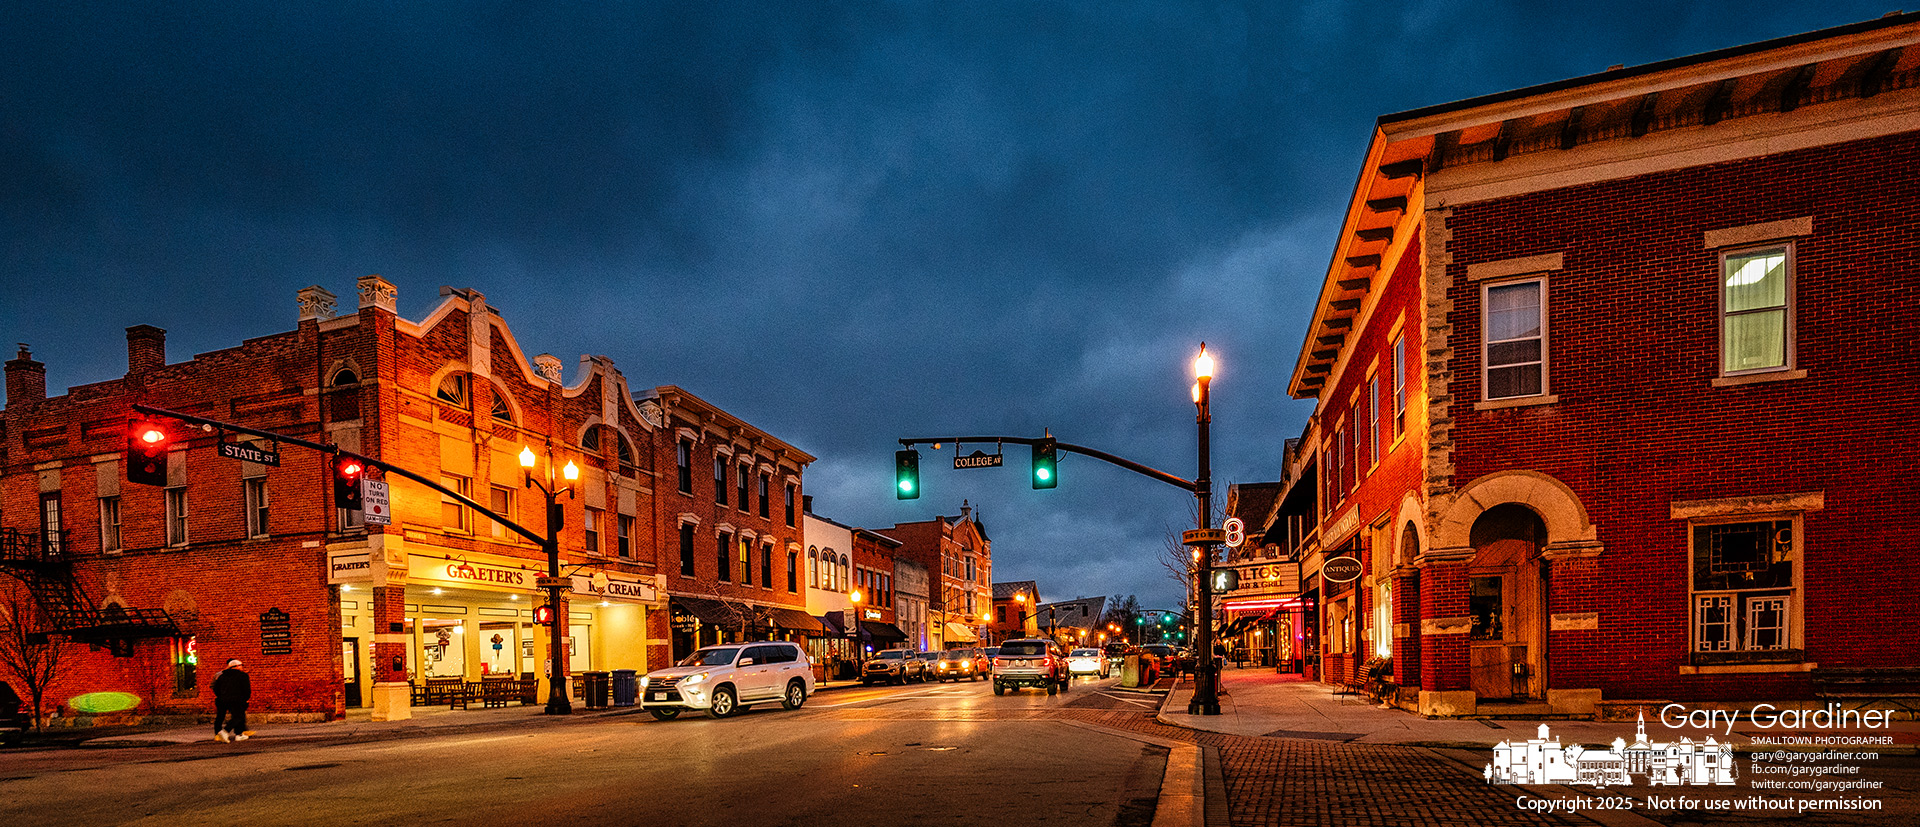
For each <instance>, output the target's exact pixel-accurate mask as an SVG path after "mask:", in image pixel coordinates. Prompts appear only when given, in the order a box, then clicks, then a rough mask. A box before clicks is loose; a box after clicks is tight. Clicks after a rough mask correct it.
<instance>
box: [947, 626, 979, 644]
mask: <svg viewBox="0 0 1920 827" xmlns="http://www.w3.org/2000/svg"><path fill="white" fill-rule="evenodd" d="M947 641H948V642H949V643H978V642H980V636H979V635H976V634H974V633H973V630H972V629H969V628H967V627H965V626H962V625H960V624H958V623H949V624H947Z"/></svg>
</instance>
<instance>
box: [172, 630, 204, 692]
mask: <svg viewBox="0 0 1920 827" xmlns="http://www.w3.org/2000/svg"><path fill="white" fill-rule="evenodd" d="M199 670H200V651H199V638H195V637H190V636H189V637H177V638H174V639H173V696H174V697H176V698H191V697H194V696H195V695H198V694H200V677H199Z"/></svg>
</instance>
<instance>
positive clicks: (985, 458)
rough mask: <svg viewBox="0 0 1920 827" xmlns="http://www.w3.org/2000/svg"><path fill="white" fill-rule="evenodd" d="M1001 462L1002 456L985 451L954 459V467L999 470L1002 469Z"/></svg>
mask: <svg viewBox="0 0 1920 827" xmlns="http://www.w3.org/2000/svg"><path fill="white" fill-rule="evenodd" d="M1000 461H1001V456H1000V455H999V454H989V453H987V452H985V451H975V452H973V453H971V454H968V455H966V456H964V457H962V456H956V457H954V458H953V467H955V468H998V467H1000Z"/></svg>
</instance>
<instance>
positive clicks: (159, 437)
mask: <svg viewBox="0 0 1920 827" xmlns="http://www.w3.org/2000/svg"><path fill="white" fill-rule="evenodd" d="M171 447H172V444H171V439H169V437H168V436H167V431H166V429H165V428H162V427H160V425H159V424H158V423H156V422H153V421H152V420H149V419H144V418H141V417H133V418H131V419H128V420H127V482H133V483H139V484H141V485H161V486H164V485H166V484H167V451H168V449H169V448H171Z"/></svg>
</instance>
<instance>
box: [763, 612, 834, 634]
mask: <svg viewBox="0 0 1920 827" xmlns="http://www.w3.org/2000/svg"><path fill="white" fill-rule="evenodd" d="M771 611H772V612H773V625H775V626H778V627H780V628H782V629H786V630H787V631H789V632H804V633H806V634H808V635H812V636H814V637H819V636H820V635H822V634H825V633H826V626H825V625H824V624H822V623H821V622H820V618H817V617H814V616H813V615H810V614H807V613H806V612H803V611H800V610H799V609H781V608H774V609H772V610H771Z"/></svg>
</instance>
